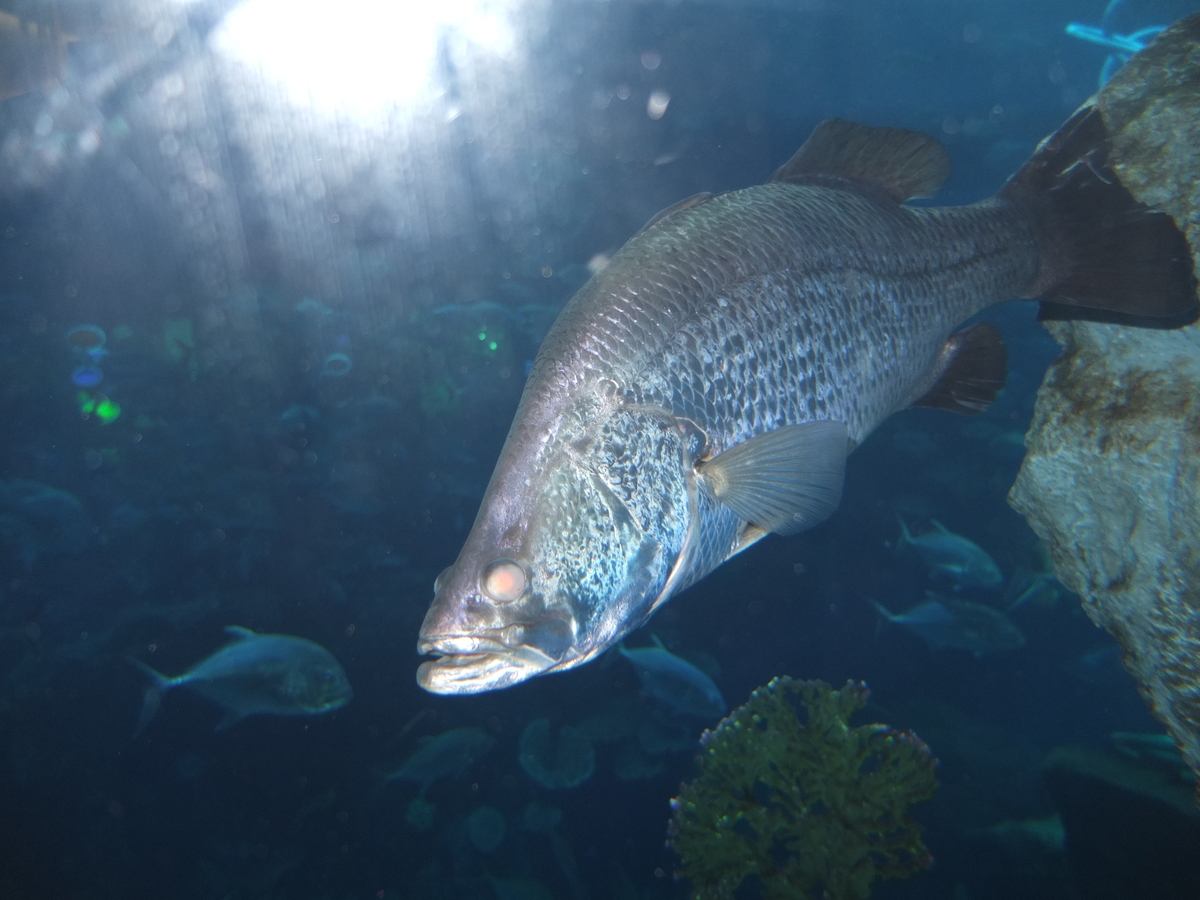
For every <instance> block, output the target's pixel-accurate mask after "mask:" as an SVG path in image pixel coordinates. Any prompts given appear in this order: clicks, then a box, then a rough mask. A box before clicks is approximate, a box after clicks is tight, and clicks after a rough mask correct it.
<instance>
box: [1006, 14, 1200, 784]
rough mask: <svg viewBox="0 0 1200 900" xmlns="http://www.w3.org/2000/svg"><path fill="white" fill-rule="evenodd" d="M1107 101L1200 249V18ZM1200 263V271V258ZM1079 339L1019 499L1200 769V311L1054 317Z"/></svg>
mask: <svg viewBox="0 0 1200 900" xmlns="http://www.w3.org/2000/svg"><path fill="white" fill-rule="evenodd" d="M1094 102H1095V103H1096V105H1097V107H1098V108H1099V109H1100V111H1101V114H1102V115H1103V117H1104V120H1105V122H1106V124H1107V125H1108V128H1109V131H1110V133H1111V134H1112V135H1113V155H1112V159H1113V161H1114V168H1115V170H1116V171H1117V173H1118V177H1119V178H1120V180H1121V182H1122V183H1123V184H1124V185H1125V186H1126V187H1127V188H1128V189H1129V190H1130V191H1131V192H1132V193H1133V194H1134V195H1135V196H1136V197H1137V198H1138V199H1139V200H1142V201H1143V202H1145V203H1147V204H1149V205H1151V206H1154V207H1156V208H1157V209H1160V210H1162V211H1164V212H1167V213H1169V214H1171V215H1172V216H1174V217H1175V219H1176V221H1177V222H1179V223H1180V225H1181V226H1184V227H1185V229H1186V231H1187V235H1188V240H1189V242H1190V243H1191V246H1192V248H1193V251H1194V252H1195V249H1196V248H1200V16H1192V17H1190V18H1188V19H1184V20H1183V21H1181V22H1179V23H1178V24H1176V25H1175V26H1173V27H1172V28H1171V29H1170V30H1168V31H1167V32H1164V33H1163V35H1162V36H1160V38H1159V39H1158V40H1157V41H1155V43H1154V44H1152V45H1151V46H1150V47H1148V48H1147V49H1146V50H1145V51H1143V52H1142V53H1140V54H1138V55H1137V56H1136V57H1134V58H1133V60H1131V61H1130V63H1129V64H1128V65H1126V66H1125V68H1124V69H1122V70H1121V72H1119V73H1118V75H1117V76H1116V77H1115V78H1114V79H1113V80H1112V81H1111V82H1109V84H1108V85H1107V86H1106V87H1105V88H1104V90H1102V91H1101V92H1100V94H1099V95H1098V96H1097V97H1096V98H1095V100H1094ZM1197 268H1198V269H1200V262H1198V265H1197ZM1048 327H1049V328H1050V330H1051V333H1052V334H1053V335H1054V337H1055V338H1056V339H1057V340H1058V341H1059V342H1060V343H1061V344H1063V346H1064V348H1065V352H1064V354H1063V356H1062V358H1061V359H1059V361H1058V362H1057V363H1055V364H1054V365H1053V366H1052V367H1051V368H1050V371H1049V372H1048V373H1047V375H1046V380H1045V382H1044V383H1043V385H1042V387H1041V390H1040V391H1039V393H1038V401H1037V409H1036V412H1035V414H1034V420H1033V425H1032V427H1031V429H1030V432H1029V434H1028V436H1027V438H1026V444H1027V448H1028V450H1027V454H1026V457H1025V461H1024V464H1023V465H1022V467H1021V472H1020V474H1019V476H1018V477H1017V482H1016V484H1015V485H1014V486H1013V489H1012V491H1011V493H1010V494H1009V502H1010V503H1011V504H1012V506H1013V507H1014V508H1015V509H1016V510H1017V511H1018V512H1020V513H1021V514H1022V515H1024V516H1025V518H1026V519H1027V520H1028V521H1029V524H1030V525H1031V526H1032V528H1033V530H1034V531H1035V532H1036V533H1037V535H1038V537H1039V538H1041V540H1042V541H1043V543H1044V544H1045V545H1046V547H1047V548H1048V549H1049V551H1050V554H1051V557H1052V559H1053V561H1054V567H1055V573H1056V575H1057V576H1058V578H1059V579H1060V580H1061V581H1062V582H1063V583H1064V584H1065V585H1067V586H1068V587H1069V588H1071V590H1073V591H1075V592H1076V593H1078V594H1079V595H1080V596H1081V597H1082V598H1083V604H1084V608H1085V609H1086V611H1087V613H1088V615H1089V616H1090V617H1091V619H1092V621H1094V622H1095V623H1096V624H1097V625H1100V626H1102V627H1104V628H1105V629H1107V630H1108V631H1109V632H1110V633H1111V634H1113V636H1114V637H1116V639H1117V640H1118V641H1120V643H1121V646H1122V647H1123V648H1124V651H1125V653H1124V659H1125V665H1126V666H1127V668H1128V669H1129V670H1130V672H1132V673H1133V675H1134V677H1136V678H1137V680H1138V683H1139V685H1140V686H1141V689H1142V692H1143V694H1144V696H1145V697H1146V699H1147V701H1148V702H1149V703H1150V705H1151V706H1152V707H1153V709H1154V712H1155V713H1156V714H1157V715H1158V717H1159V718H1160V719H1161V720H1162V721H1163V723H1164V724H1165V725H1166V726H1167V729H1168V731H1169V732H1170V734H1171V735H1172V736H1173V737H1174V739H1175V741H1176V742H1177V743H1178V745H1179V747H1180V749H1181V750H1182V751H1183V754H1184V757H1185V759H1186V760H1187V762H1188V764H1189V765H1190V766H1191V768H1192V769H1193V771H1195V772H1196V773H1197V774H1198V775H1200V324H1194V325H1190V326H1188V327H1186V328H1182V329H1178V330H1173V331H1168V330H1151V329H1143V328H1130V327H1123V326H1118V325H1110V324H1100V323H1096V322H1057V323H1051V324H1049V325H1048Z"/></svg>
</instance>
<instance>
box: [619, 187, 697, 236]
mask: <svg viewBox="0 0 1200 900" xmlns="http://www.w3.org/2000/svg"><path fill="white" fill-rule="evenodd" d="M712 198H713V195H712V194H710V193H708V192H707V191H705V192H703V193H700V194H692V196H690V197H684V198H683V199H682V200H680V201H679V202H678V203H672V204H671V205H670V206H668V207H667V208H666V209H664V210H661V211H659V212H657V213H655V214H654V215H653V216H651V217H650V221H649V222H647V223H646V224H645V225H643V226H642V227H641V228H639V229H638V230H637V232H636V233H635V234H634V236H633V237H637V236H638V235H639V234H645V233H646V232H647V231H649V230H650V229H651V228H653V227H654V226H655V225H657V224H658V223H659V222H661V221H662V220H663V219H665V218H666V217H667V216H669V215H671V214H672V213H677V212H682V211H683V210H685V209H691V208H692V207H693V206H699V205H700V204H701V203H707V202H708V201H709V200H711V199H712ZM630 240H633V238H630Z"/></svg>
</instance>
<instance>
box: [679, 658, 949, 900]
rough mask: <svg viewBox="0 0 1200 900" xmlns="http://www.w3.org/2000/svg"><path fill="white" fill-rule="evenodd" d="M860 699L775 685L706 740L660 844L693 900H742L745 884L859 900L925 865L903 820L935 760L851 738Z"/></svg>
mask: <svg viewBox="0 0 1200 900" xmlns="http://www.w3.org/2000/svg"><path fill="white" fill-rule="evenodd" d="M867 696H868V691H867V686H866V685H865V684H863V683H862V682H857V683H856V682H853V681H848V682H846V685H845V686H844V687H842V688H841V689H840V690H837V691H835V690H834V689H833V688H832V687H830V686H829V685H828V684H826V683H825V682H823V681H798V680H795V679H792V678H789V677H787V676H783V677H779V678H775V679H773V680H772V681H771V682H770V683H769V684H767V685H765V686H764V687H760V688H758V689H757V690H755V691H754V692H753V693H752V694H751V695H750V699H749V700H748V701H747V702H746V703H744V704H743V705H742V706H740V707H738V708H737V709H736V710H734V711H733V712H732V713H731V714H730V715H729V716H727V717H726V718H725V719H723V720H722V721H721V723H720V724H719V725H718V726H717V727H716V728H715V729H713V730H711V731H706V732H705V733H704V736H703V737H702V738H701V744H702V746H703V751H702V753H701V755H700V757H699V760H698V762H699V766H700V777H698V778H697V779H696V780H695V781H693V782H691V783H690V784H685V785H683V786H682V790H681V791H680V794H679V796H678V797H677V798H676V799H674V800H672V801H671V807H672V809H673V811H674V814H673V817H672V820H671V823H670V827H669V839H668V844H669V845H670V846H672V847H673V848H674V849H675V850H676V851H677V852H678V853H679V855H680V857H681V858H682V862H683V866H682V869H681V871H680V873H679V874H681V875H683V876H685V877H687V878H688V880H689V881H690V882H691V895H692V896H693V897H694V898H696V900H727V898H733V897H735V896H742V894H741V893H740V892H739V888H741V887H742V886H743V884H744V883H745V882H746V881H747V879H750V880H751V881H756V882H758V883H760V884H761V891H760V892H758V894H757V895H758V896H761V897H763V898H764V900H784V898H787V900H798V898H811V900H862V898H865V897H867V896H868V895H869V894H870V890H871V884H872V882H874V881H875V879H876V878H901V877H904V876H906V875H910V874H912V873H914V872H917V871H919V870H920V869H924V868H927V867H928V866H930V865H931V864H932V862H933V858H932V857H931V856H930V855H929V851H928V850H926V849H925V844H924V842H923V841H922V839H921V832H920V829H919V827H918V826H917V824H916V823H915V822H913V821H912V820H911V819H910V818H909V817H908V808H909V806H911V805H912V804H914V803H917V802H919V801H921V800H926V799H928V798H929V797H930V796H932V794H933V791H934V789H935V788H936V787H937V778H936V775H935V770H936V768H937V760H936V759H934V758H933V755H932V754H931V753H930V751H929V748H928V747H926V746H925V744H924V743H923V742H922V741H921V740H920V738H918V737H917V736H916V735H915V734H913V733H912V732H911V731H898V730H896V729H894V728H891V727H890V726H887V725H859V726H857V727H853V728H852V727H850V724H849V719H850V717H851V716H852V715H853V714H854V713H856V712H858V711H859V710H860V709H862V708H863V706H864V705H865V704H866V701H867Z"/></svg>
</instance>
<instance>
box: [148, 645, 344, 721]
mask: <svg viewBox="0 0 1200 900" xmlns="http://www.w3.org/2000/svg"><path fill="white" fill-rule="evenodd" d="M225 632H226V633H227V634H230V635H233V641H232V642H231V643H229V644H226V645H225V646H224V647H222V648H221V649H220V650H218V651H217V652H216V653H214V654H213V655H212V656H210V657H208V658H207V659H205V660H202V661H201V662H198V663H196V665H194V666H192V668H190V669H188V670H187V671H186V672H184V673H183V674H182V675H177V676H175V677H174V678H171V677H169V676H167V675H163V674H162V673H161V672H156V671H155V670H154V669H152V668H150V667H149V666H148V665H146V664H145V663H143V662H141V661H139V660H136V659H131V660H130V662H132V663H133V664H134V665H136V666H137V667H138V668H140V669H141V670H142V671H143V672H145V673H146V674H147V675H149V676H150V677H151V678H152V679H153V683H152V684H151V685H150V687H149V688H147V689H146V697H145V700H144V702H143V703H142V714H141V716H140V717H139V718H138V724H137V729H136V731H135V732H134V735H135V736H136V735H138V734H141V733H142V729H144V728H145V727H146V725H147V724H149V722H150V719H151V718H153V717H154V714H155V712H157V711H158V705H159V703H161V702H162V698H163V694H165V693H166V692H167V691H169V690H171V688H175V687H187V688H190V689H191V690H193V691H195V692H196V693H198V694H201V695H203V696H205V697H207V698H208V699H209V700H212V701H213V702H215V703H219V704H220V705H221V706H223V707H225V718H224V719H222V720H221V723H220V724H219V725H218V726H217V728H218V730H219V729H223V728H228V727H229V726H230V725H233V724H234V723H235V722H240V721H241V720H242V719H244V718H246V717H247V716H253V715H258V714H265V715H271V716H311V715H317V714H319V713H324V712H329V711H331V710H334V709H337V708H339V707H341V706H345V705H346V704H347V703H349V702H350V698H351V697H352V696H353V692H352V691H351V690H350V682H349V681H347V680H346V673H345V672H343V671H342V667H341V666H340V665H338V661H337V660H336V659H334V658H333V656H332V654H330V652H329V651H328V650H326V649H325V648H324V647H322V646H321V645H320V644H315V643H313V642H312V641H309V640H306V639H304V638H300V637H293V636H292V635H288V634H257V633H256V632H253V631H251V630H250V629H249V628H242V627H240V626H238V625H231V626H229V627H228V628H226V629H225Z"/></svg>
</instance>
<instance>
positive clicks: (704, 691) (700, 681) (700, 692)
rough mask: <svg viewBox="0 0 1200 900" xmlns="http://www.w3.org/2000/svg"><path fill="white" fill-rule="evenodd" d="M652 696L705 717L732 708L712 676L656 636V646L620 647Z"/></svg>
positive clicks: (684, 712) (677, 708)
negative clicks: (727, 703)
mask: <svg viewBox="0 0 1200 900" xmlns="http://www.w3.org/2000/svg"><path fill="white" fill-rule="evenodd" d="M620 651H621V655H622V656H623V657H625V658H626V659H627V660H629V664H630V665H631V666H633V669H634V671H635V672H637V676H638V679H639V680H640V681H641V683H642V689H643V690H644V691H645V692H646V694H648V695H649V696H651V697H653V698H655V699H656V700H658V701H660V702H662V703H664V704H666V705H667V706H669V707H670V708H671V709H673V710H675V711H676V712H679V713H682V714H684V715H688V716H696V717H697V718H701V719H714V718H720V717H721V716H723V715H725V713H726V712H728V710H729V708H728V707H727V706H726V705H725V698H724V697H723V696H721V689H720V688H718V687H717V686H716V684H715V683H714V682H713V680H712V679H711V678H709V677H708V676H707V675H705V674H704V673H703V672H701V671H700V670H699V669H698V668H696V667H695V666H693V665H692V664H691V663H690V662H688V661H687V660H684V659H680V658H679V657H678V656H676V655H675V654H674V653H671V652H670V651H669V650H667V648H666V647H664V646H663V645H662V643H661V642H660V641H659V640H658V638H657V637H656V638H654V646H653V647H638V648H636V649H633V650H630V649H628V648H626V647H625V646H624V645H622V646H621V647H620Z"/></svg>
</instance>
